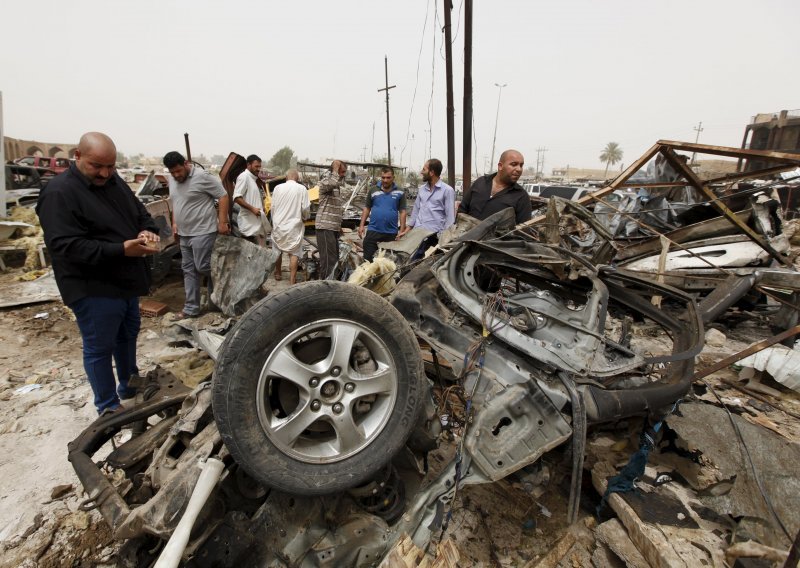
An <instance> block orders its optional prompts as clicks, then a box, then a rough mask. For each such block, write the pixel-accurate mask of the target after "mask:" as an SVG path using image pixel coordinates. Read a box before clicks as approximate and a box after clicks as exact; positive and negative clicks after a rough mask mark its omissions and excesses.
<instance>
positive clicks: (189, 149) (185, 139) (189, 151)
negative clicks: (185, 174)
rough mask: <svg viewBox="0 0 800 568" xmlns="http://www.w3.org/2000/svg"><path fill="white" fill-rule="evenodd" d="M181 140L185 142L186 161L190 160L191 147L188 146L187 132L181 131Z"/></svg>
mask: <svg viewBox="0 0 800 568" xmlns="http://www.w3.org/2000/svg"><path fill="white" fill-rule="evenodd" d="M183 141H184V142H185V143H186V161H188V162H191V161H192V148H191V146H189V133H188V132H184V133H183Z"/></svg>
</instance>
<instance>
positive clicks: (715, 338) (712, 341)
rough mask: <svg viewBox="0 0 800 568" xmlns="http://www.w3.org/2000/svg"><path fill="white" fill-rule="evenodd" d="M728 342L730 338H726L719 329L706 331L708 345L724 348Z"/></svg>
mask: <svg viewBox="0 0 800 568" xmlns="http://www.w3.org/2000/svg"><path fill="white" fill-rule="evenodd" d="M727 340H728V338H727V337H725V334H724V333H722V332H721V331H719V330H717V329H714V328H711V329H709V330H708V331H706V345H709V346H711V347H722V346H723V345H725V342H726V341H727Z"/></svg>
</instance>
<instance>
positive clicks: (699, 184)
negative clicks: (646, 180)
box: [661, 145, 800, 266]
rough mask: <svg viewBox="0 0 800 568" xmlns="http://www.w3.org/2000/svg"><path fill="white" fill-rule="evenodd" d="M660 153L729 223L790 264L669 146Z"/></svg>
mask: <svg viewBox="0 0 800 568" xmlns="http://www.w3.org/2000/svg"><path fill="white" fill-rule="evenodd" d="M661 154H662V155H663V156H664V157H665V158H666V159H667V161H668V162H669V164H670V165H671V166H672V167H673V168H675V170H676V171H678V172H680V173H682V174H683V176H684V177H685V178H686V179H687V180H688V181H689V184H690V185H691V186H692V187H694V188H695V189H696V190H697V191H699V192H701V193H702V194H704V195H705V196H706V197H708V199H709V201H710V203H711V205H712V207H714V208H715V209H717V211H719V212H720V213H722V214H723V215H724V216H725V217H726V218H727V219H728V220H729V221H730V222H731V223H733V224H734V225H736V226H737V227H738V228H739V229H740V230H741V231H742V232H743V233H744V234H745V235H747V236H748V237H749V238H750V240H752V241H753V242H754V243H756V244H757V245H758V246H760V247H761V248H763V249H764V250H765V251H767V252H768V253H769V254H770V256H772V257H773V258H774V259H775V260H777V261H778V262H780V263H781V264H784V265H786V266H791V263H790V262H789V260H788V259H786V258H785V257H784V256H783V255H781V254H780V253H779V252H778V251H776V250H775V249H774V248H772V245H770V244H769V242H767V240H766V239H765V238H764V237H762V236H761V235H759V234H758V233H756V232H755V231H754V230H753V229H751V228H750V227H748V226H747V224H746V223H744V222H743V221H742V220H741V219H739V217H738V216H737V215H736V213H734V212H733V211H731V210H730V209H729V208H728V206H727V205H725V204H724V203H723V202H722V201H720V200H719V199H718V198H717V195H716V194H715V193H714V192H713V191H711V189H709V188H708V187H707V186H706V185H705V184H704V183H703V181H702V180H701V179H700V178H698V177H697V175H696V174H695V173H694V172H693V171H692V169H691V168H690V167H689V166H688V165H687V164H686V163H685V162H684V161H683V160H681V159H680V158H679V157H678V154H676V153H675V150H673V149H672V148H671V147H669V146H666V145H665V146H662V147H661ZM799 162H800V161H799Z"/></svg>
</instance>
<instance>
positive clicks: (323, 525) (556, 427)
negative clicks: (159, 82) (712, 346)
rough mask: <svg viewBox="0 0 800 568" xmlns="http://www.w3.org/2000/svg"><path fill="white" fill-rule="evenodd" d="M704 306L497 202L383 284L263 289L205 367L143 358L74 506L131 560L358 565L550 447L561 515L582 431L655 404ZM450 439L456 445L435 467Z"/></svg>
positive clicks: (681, 382)
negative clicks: (393, 283)
mask: <svg viewBox="0 0 800 568" xmlns="http://www.w3.org/2000/svg"><path fill="white" fill-rule="evenodd" d="M473 224H474V222H473ZM654 295H658V296H660V297H661V298H662V299H663V300H664V302H663V307H662V308H658V307H655V306H654V305H652V303H651V299H652V297H653V296H654ZM633 319H636V320H640V321H647V322H650V323H652V324H653V325H655V326H658V327H660V328H662V329H663V330H665V331H666V333H667V336H668V337H669V338H670V339H671V341H669V342H668V343H669V345H668V347H666V348H665V351H664V352H663V353H652V352H639V351H638V350H637V345H636V339H635V338H634V337H632V334H631V325H630V323H631V321H632V320H633ZM702 319H703V318H702V314H701V313H700V311H699V310H698V307H697V305H696V303H695V301H694V300H693V298H692V297H691V296H689V295H688V294H686V293H684V292H681V291H678V290H676V289H673V288H670V287H669V286H665V285H660V284H657V283H653V282H650V281H648V280H646V279H643V278H641V277H640V276H638V275H636V274H635V273H632V272H629V271H626V270H621V269H616V268H614V267H611V266H596V265H594V264H592V263H591V262H589V261H588V260H587V259H586V258H585V257H583V256H581V255H579V254H576V253H573V252H571V251H569V250H568V249H566V248H563V247H561V246H558V245H547V244H542V243H540V242H537V241H536V240H535V239H534V238H532V237H531V235H530V234H529V233H527V232H525V231H520V230H515V229H514V219H513V211H511V210H507V211H505V212H500V213H498V214H496V215H494V216H492V217H491V218H489V219H487V220H485V221H483V222H480V223H478V224H477V225H476V226H474V227H473V228H472V229H470V230H468V231H467V232H466V233H464V234H463V235H462V236H461V237H460V238H459V239H457V240H456V241H453V242H452V243H451V244H450V245H448V246H447V247H446V249H445V251H444V254H438V255H434V256H431V257H429V258H427V259H425V260H424V261H423V262H421V263H419V264H418V265H417V266H416V267H414V268H413V269H412V270H411V271H410V272H408V274H407V275H406V276H405V277H404V278H403V279H401V280H400V282H399V283H398V285H397V287H396V289H395V290H394V292H393V293H392V294H391V295H390V296H389V300H388V301H387V300H386V299H383V298H381V297H380V296H378V295H376V294H374V293H372V292H370V291H369V290H366V289H363V288H358V287H354V286H352V285H348V284H344V283H340V282H335V281H319V282H309V283H305V284H302V285H299V286H295V287H292V288H290V289H288V290H286V291H285V292H282V293H278V294H274V295H270V296H268V297H266V298H264V299H263V300H262V301H260V302H259V303H258V304H256V305H255V306H254V307H253V308H252V309H251V310H249V311H248V312H247V313H246V314H245V315H244V316H242V317H241V319H240V320H239V321H238V322H237V323H236V324H235V326H234V327H233V328H232V329H231V330H230V331H228V333H227V334H226V335H225V338H224V341H223V342H222V345H221V347H220V348H219V351H218V352H214V353H213V356H214V357H215V358H216V360H217V364H216V367H215V371H214V376H213V379H212V380H211V381H210V382H204V383H202V384H201V385H200V386H198V387H197V388H195V389H193V390H190V389H188V388H187V387H185V386H183V385H182V384H180V383H179V382H178V381H177V380H175V378H174V377H172V376H171V375H170V374H169V373H166V372H164V371H161V370H156V371H153V372H151V373H150V374H149V375H148V376H147V377H146V378H144V379H142V380H141V381H140V383H139V384H138V394H137V400H138V404H137V405H136V406H134V407H133V408H131V409H129V410H126V411H122V412H119V413H115V414H113V415H111V416H107V417H101V418H100V419H98V420H97V421H96V422H95V423H93V424H92V425H91V426H90V427H89V428H88V429H87V430H86V431H85V432H84V433H83V434H81V436H79V437H78V438H77V439H76V440H74V441H73V442H72V443H71V444H70V447H69V459H70V461H71V462H72V464H73V466H74V468H75V471H76V473H77V474H78V477H79V478H80V480H81V482H82V484H83V486H84V488H85V490H86V492H87V494H88V498H87V500H86V502H85V504H84V508H86V509H89V508H98V509H99V510H100V512H101V513H102V515H103V517H104V518H105V520H106V521H107V522H108V524H109V525H110V526H111V528H112V530H113V534H114V536H115V538H117V539H130V538H144V539H145V540H144V541H143V544H142V545H141V546H140V553H141V554H142V555H143V558H144V557H148V556H147V555H150V556H149V557H148V558H152V556H153V555H158V554H160V555H161V556H162V557H170V558H172V559H173V560H174V561H175V562H176V563H177V561H178V560H179V559H182V560H183V561H184V562H186V563H187V565H192V566H242V565H254V564H256V563H257V564H259V565H285V566H318V565H323V566H324V565H330V566H334V565H335V566H364V565H373V564H375V563H377V562H378V561H379V559H380V558H381V557H382V556H383V555H384V554H386V553H387V551H388V550H389V549H390V548H391V546H392V545H393V544H394V543H395V542H396V541H397V540H398V539H399V537H400V535H402V534H403V533H406V534H408V535H410V536H411V537H412V539H413V540H414V542H415V543H417V544H418V545H419V546H421V547H423V548H424V547H425V546H426V545H428V544H429V543H430V542H431V541H433V540H436V539H440V538H441V537H442V535H443V534H445V533H446V531H447V529H448V523H449V519H450V516H451V513H452V508H453V506H454V504H455V501H456V499H457V496H458V492H459V491H460V490H461V489H463V487H464V486H466V485H470V484H479V483H491V482H494V481H497V480H500V479H503V478H505V477H507V476H511V475H515V476H523V477H525V479H526V480H527V481H528V483H529V484H531V485H536V484H537V483H544V482H545V481H546V479H547V478H548V477H549V476H547V475H542V467H543V466H542V465H541V460H542V457H543V456H546V455H549V456H557V458H556V459H557V461H558V462H560V463H562V462H563V463H566V464H567V467H566V469H565V471H567V472H571V474H570V475H569V479H570V487H571V491H570V501H569V517H570V519H574V518H575V517H576V516H577V511H578V504H579V495H580V484H581V472H582V469H583V456H584V452H583V448H584V444H585V440H586V432H587V428H589V427H590V426H591V425H594V424H598V423H602V422H609V421H616V420H619V419H622V418H625V417H630V416H646V417H648V419H649V420H651V421H658V420H660V419H661V418H662V417H663V415H664V414H665V413H667V412H668V411H669V410H670V409H671V408H672V407H673V405H674V404H675V402H676V401H677V400H679V399H680V398H681V397H682V396H683V395H684V394H685V393H686V391H687V390H688V388H689V386H690V383H691V379H692V375H693V370H694V357H695V355H696V354H697V353H698V352H699V351H700V349H701V347H702V343H703V323H702ZM123 427H125V428H129V429H130V431H131V437H130V439H129V440H127V441H124V443H121V444H119V443H116V444H114V445H113V447H112V444H111V443H110V442H111V441H112V440H113V439H114V436H115V435H116V434H117V433H118V432H120V430H121V429H122V428H123ZM443 445H448V446H450V447H451V448H452V450H453V451H452V455H453V457H452V459H451V460H450V461H449V463H447V464H446V465H445V467H444V469H443V470H442V471H440V472H439V473H437V474H433V473H432V472H429V471H428V470H427V460H426V456H427V453H428V452H430V451H432V450H434V449H435V448H437V446H443ZM95 455H97V456H98V457H97V458H95ZM93 458H94V459H99V458H102V459H99V462H97V463H95V461H94V459H93ZM165 541H169V542H168V543H167V544H166V545H163V543H164V542H165ZM162 546H163V548H162Z"/></svg>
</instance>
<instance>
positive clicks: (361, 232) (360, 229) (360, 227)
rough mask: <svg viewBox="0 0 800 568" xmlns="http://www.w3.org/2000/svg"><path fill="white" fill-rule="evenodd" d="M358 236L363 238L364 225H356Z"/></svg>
mask: <svg viewBox="0 0 800 568" xmlns="http://www.w3.org/2000/svg"><path fill="white" fill-rule="evenodd" d="M358 238H359V239H363V238H364V225H359V226H358Z"/></svg>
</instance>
